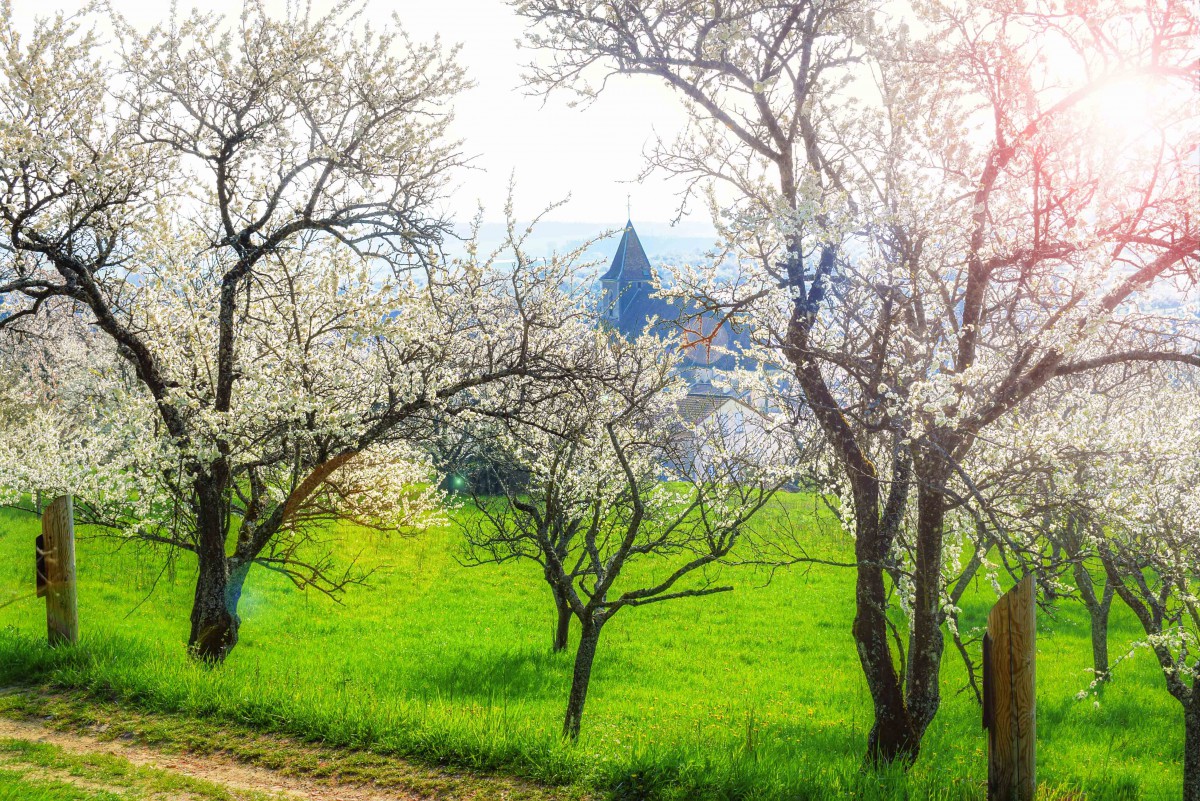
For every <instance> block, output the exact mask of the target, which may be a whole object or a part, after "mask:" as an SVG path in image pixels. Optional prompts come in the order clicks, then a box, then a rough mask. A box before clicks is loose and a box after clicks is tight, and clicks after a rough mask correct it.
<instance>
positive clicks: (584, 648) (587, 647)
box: [563, 619, 602, 740]
mask: <svg viewBox="0 0 1200 801" xmlns="http://www.w3.org/2000/svg"><path fill="white" fill-rule="evenodd" d="M601 625H602V624H601V623H598V622H595V621H593V620H588V619H584V621H583V625H582V626H581V627H580V628H581V630H580V636H579V650H577V651H576V652H575V673H574V675H573V676H572V678H571V695H570V697H569V698H568V699H567V715H566V719H565V720H563V737H569V738H571V739H572V740H578V739H579V724H580V723H581V722H582V721H583V704H584V701H586V700H587V692H588V684H589V683H590V682H591V680H592V662H593V661H595V659H596V645H597V644H598V643H599V642H600V628H601Z"/></svg>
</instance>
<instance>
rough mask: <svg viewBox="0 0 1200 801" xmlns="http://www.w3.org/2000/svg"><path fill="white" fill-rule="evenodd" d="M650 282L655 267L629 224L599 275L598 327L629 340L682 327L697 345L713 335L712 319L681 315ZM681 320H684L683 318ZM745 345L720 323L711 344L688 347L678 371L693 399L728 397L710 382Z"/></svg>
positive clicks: (678, 307) (732, 365) (675, 302)
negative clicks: (618, 332)
mask: <svg viewBox="0 0 1200 801" xmlns="http://www.w3.org/2000/svg"><path fill="white" fill-rule="evenodd" d="M654 279H655V272H654V267H653V266H651V264H650V259H649V257H648V256H647V255H646V250H645V248H643V247H642V241H641V239H639V238H638V234H637V230H636V229H634V227H633V223H632V222H628V221H627V222H626V223H625V232H624V233H623V234H622V235H621V242H620V244H619V245H617V252H616V253H615V254H614V255H613V260H612V264H611V265H609V268H608V271H607V272H605V273H604V275H602V276H600V323H601V324H602V325H607V326H608V327H610V328H612V329H615V330H617V331H620V332H621V333H622V334H624V335H625V336H627V337H636V336H639V335H640V334H641V333H642V332H644V331H650V332H651V333H655V334H659V335H661V336H666V335H668V334H670V333H672V332H675V331H678V330H680V328H681V327H684V328H686V329H688V330H689V331H690V335H689V336H686V337H685V339H691V340H697V339H699V338H700V337H701V336H704V337H708V336H709V335H711V334H712V332H713V328H714V326H715V325H716V319H715V318H714V317H713V316H712V315H700V316H687V315H684V314H683V312H684V311H685V307H684V305H683V304H682V303H680V302H679V301H678V300H676V299H674V298H672V299H667V298H660V297H657V296H655V288H654ZM684 317H686V318H687V319H681V318H684ZM745 344H746V338H745V337H744V336H739V335H737V334H735V333H733V331H732V330H731V329H730V326H729V324H728V323H724V324H722V325H721V327H720V329H718V330H717V332H716V335H715V336H712V337H711V343H709V342H708V341H706V342H701V343H698V344H696V345H694V346H692V347H689V348H687V349H686V351H685V353H684V358H683V365H682V367H681V372H682V374H683V376H684V377H685V378H686V379H687V381H688V384H689V386H690V387H691V389H692V394H696V395H712V396H718V397H723V396H728V395H730V394H731V393H728V392H722V391H720V390H718V389H716V388H715V387H714V386H713V383H712V382H713V379H714V378H715V374H716V372H718V371H722V370H732V369H734V368H735V367H737V366H738V356H737V351H738V350H740V348H741V347H742V346H744V345H745ZM743 362H744V359H743Z"/></svg>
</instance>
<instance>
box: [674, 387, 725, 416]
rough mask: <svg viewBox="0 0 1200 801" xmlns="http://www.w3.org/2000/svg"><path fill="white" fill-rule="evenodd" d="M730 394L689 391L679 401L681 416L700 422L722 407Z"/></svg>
mask: <svg viewBox="0 0 1200 801" xmlns="http://www.w3.org/2000/svg"><path fill="white" fill-rule="evenodd" d="M729 400H731V398H730V397H729V396H728V395H710V394H708V393H688V394H687V395H684V396H683V400H681V401H679V416H680V417H682V418H683V419H684V420H686V421H687V422H689V423H698V422H700V421H701V420H703V419H704V418H706V417H708V416H709V415H710V414H712V413H713V412H715V411H716V410H717V409H720V408H721V407H722V406H724V405H725V403H726V402H727V401H729Z"/></svg>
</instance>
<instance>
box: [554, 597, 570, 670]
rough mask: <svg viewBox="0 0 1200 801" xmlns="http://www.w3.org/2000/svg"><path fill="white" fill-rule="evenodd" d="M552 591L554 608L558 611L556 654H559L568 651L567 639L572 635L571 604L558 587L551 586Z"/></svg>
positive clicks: (555, 631)
mask: <svg viewBox="0 0 1200 801" xmlns="http://www.w3.org/2000/svg"><path fill="white" fill-rule="evenodd" d="M550 589H551V590H553V592H554V606H555V608H556V609H557V610H558V624H557V627H556V628H555V630H554V652H555V653H559V652H561V651H565V650H567V637H568V636H569V635H570V633H571V604H570V602H569V601H568V600H567V596H566V593H564V592H563V591H562V590H560V589H559V588H558V585H555V584H551V585H550Z"/></svg>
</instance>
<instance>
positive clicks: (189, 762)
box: [0, 717, 446, 801]
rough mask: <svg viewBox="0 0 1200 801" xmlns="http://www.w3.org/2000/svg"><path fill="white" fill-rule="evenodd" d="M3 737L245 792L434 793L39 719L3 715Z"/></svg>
mask: <svg viewBox="0 0 1200 801" xmlns="http://www.w3.org/2000/svg"><path fill="white" fill-rule="evenodd" d="M0 738H4V739H13V740H21V741H25V742H33V743H48V744H50V745H53V746H57V747H58V748H61V749H62V750H63V751H66V752H68V753H71V754H109V755H112V756H115V757H119V758H120V759H123V760H126V761H127V762H129V763H131V764H133V765H136V766H139V767H148V768H153V769H155V770H160V771H164V772H167V773H172V774H177V775H181V776H186V777H188V778H191V779H198V780H201V781H205V782H209V783H212V784H215V785H219V786H221V787H223V788H226V789H228V790H230V791H232V793H234V794H239V795H241V794H246V793H250V794H262V795H266V796H268V797H272V796H273V797H275V798H280V799H287V800H288V801H291V799H311V801H417V800H418V799H423V798H426V799H427V798H429V796H422V795H417V794H413V793H405V792H402V791H397V790H379V789H375V788H371V787H366V786H362V785H349V784H337V783H336V782H325V781H314V780H306V779H303V778H299V777H295V776H288V775H284V774H281V773H278V772H276V771H273V770H269V769H266V768H261V767H255V766H253V765H247V764H244V763H240V762H236V761H234V760H231V759H227V758H222V757H219V756H211V755H206V756H203V757H199V756H192V755H189V754H167V753H162V752H159V751H155V750H154V749H152V748H148V747H146V746H144V745H139V744H135V743H127V742H121V741H116V740H113V741H107V740H101V739H99V738H97V737H92V736H89V735H86V734H75V733H69V732H62V731H56V730H54V729H50V728H47V727H45V726H42V725H40V724H38V723H33V722H27V721H16V720H9V719H7V718H2V717H0ZM442 797H443V798H446V796H442Z"/></svg>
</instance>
